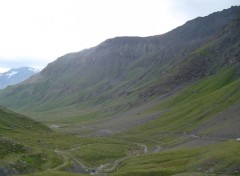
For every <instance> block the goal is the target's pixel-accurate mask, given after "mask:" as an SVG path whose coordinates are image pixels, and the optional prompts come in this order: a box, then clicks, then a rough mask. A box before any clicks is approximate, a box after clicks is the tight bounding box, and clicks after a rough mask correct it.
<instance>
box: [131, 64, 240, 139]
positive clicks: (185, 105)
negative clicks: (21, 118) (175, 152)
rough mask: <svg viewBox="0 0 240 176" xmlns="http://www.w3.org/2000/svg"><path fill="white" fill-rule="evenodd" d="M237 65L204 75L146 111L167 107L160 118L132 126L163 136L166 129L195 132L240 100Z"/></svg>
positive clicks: (167, 130) (152, 135) (143, 132)
mask: <svg viewBox="0 0 240 176" xmlns="http://www.w3.org/2000/svg"><path fill="white" fill-rule="evenodd" d="M235 70H236V69H235V68H231V69H222V70H221V71H219V73H218V74H216V75H213V76H210V77H207V78H204V79H202V80H200V81H198V83H197V84H194V85H192V86H189V87H188V88H186V89H185V90H183V91H181V92H180V93H178V94H177V95H175V96H173V97H171V98H169V99H167V100H165V101H163V102H161V103H160V104H158V105H155V107H151V108H149V109H148V110H146V111H145V112H143V113H145V114H151V113H154V112H158V111H159V112H160V111H166V113H164V114H163V115H161V116H160V117H159V118H157V119H156V120H153V121H151V122H150V123H148V124H146V125H143V126H140V127H138V128H135V129H134V130H131V131H130V132H129V134H138V133H139V134H141V135H146V136H151V137H152V138H156V139H158V138H159V134H163V133H179V134H182V133H184V132H191V131H192V130H194V129H196V128H197V127H199V126H200V125H201V124H203V123H204V122H206V121H207V120H209V119H210V118H211V117H213V116H214V115H216V114H217V113H220V112H221V111H224V110H225V109H227V108H228V107H230V106H231V105H233V104H235V103H237V102H239V98H240V93H239V86H240V79H237V80H235V79H234V76H235Z"/></svg>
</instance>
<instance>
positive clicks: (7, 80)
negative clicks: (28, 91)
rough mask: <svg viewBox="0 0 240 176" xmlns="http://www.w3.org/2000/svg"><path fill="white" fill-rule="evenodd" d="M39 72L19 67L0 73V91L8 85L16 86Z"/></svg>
mask: <svg viewBox="0 0 240 176" xmlns="http://www.w3.org/2000/svg"><path fill="white" fill-rule="evenodd" d="M38 72H39V71H38V70H36V69H34V68H30V67H21V68H15V69H11V70H9V71H7V72H4V73H0V89H3V88H5V87H7V86H10V85H15V84H18V83H20V82H22V81H24V80H26V79H28V78H30V77H31V76H33V75H35V74H36V73H38Z"/></svg>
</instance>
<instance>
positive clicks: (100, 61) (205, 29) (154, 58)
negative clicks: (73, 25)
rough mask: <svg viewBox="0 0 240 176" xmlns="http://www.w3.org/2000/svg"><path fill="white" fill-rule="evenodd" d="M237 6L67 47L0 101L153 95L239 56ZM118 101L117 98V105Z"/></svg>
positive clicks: (72, 101) (54, 104)
mask: <svg viewBox="0 0 240 176" xmlns="http://www.w3.org/2000/svg"><path fill="white" fill-rule="evenodd" d="M239 14H240V7H232V8H230V9H227V10H223V11H222V12H216V13H213V14H211V15H209V16H207V17H198V18H196V19H194V20H191V21H189V22H187V23H186V24H184V25H183V26H180V27H178V28H176V29H174V30H172V31H170V32H168V33H166V34H163V35H158V36H151V37H144V38H141V37H117V38H113V39H108V40H106V41H104V42H103V43H101V44H99V45H98V46H96V47H93V48H90V49H86V50H83V51H80V52H77V53H70V54H67V55H65V56H62V57H60V58H58V59H57V60H56V61H55V62H52V63H50V64H49V65H48V66H47V67H46V68H45V69H44V70H43V71H42V72H40V73H39V74H37V75H35V76H34V77H32V78H30V79H29V80H27V81H25V82H24V83H22V84H20V85H17V86H14V87H10V88H8V89H6V90H3V91H1V92H0V104H1V105H3V106H6V107H8V108H10V109H14V110H18V111H22V112H23V111H26V110H27V111H32V112H34V111H42V112H44V111H46V110H49V109H54V108H61V107H67V106H75V105H82V104H85V105H88V106H93V105H94V106H95V105H99V104H104V103H105V105H106V104H111V103H112V100H114V99H129V100H126V101H124V103H123V104H127V106H132V105H134V104H137V103H140V102H142V101H145V100H146V99H148V98H149V97H151V96H153V95H159V94H163V93H166V92H168V91H170V90H172V89H174V88H175V87H177V86H179V85H182V84H183V83H188V82H190V81H194V80H197V79H198V78H201V77H204V76H207V75H209V74H214V73H215V72H216V71H217V70H218V69H219V68H221V67H223V66H227V67H229V66H231V65H234V64H238V62H239V44H240V43H239V39H240V36H239V32H238V31H239ZM117 106H119V104H118V105H117Z"/></svg>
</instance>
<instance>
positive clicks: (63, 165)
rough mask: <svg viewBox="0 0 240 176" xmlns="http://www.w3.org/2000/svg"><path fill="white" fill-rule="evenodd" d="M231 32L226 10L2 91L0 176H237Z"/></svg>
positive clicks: (239, 104) (88, 54)
mask: <svg viewBox="0 0 240 176" xmlns="http://www.w3.org/2000/svg"><path fill="white" fill-rule="evenodd" d="M239 31H240V7H239V6H233V7H231V8H230V9H225V10H223V11H221V12H215V13H213V14H210V15H208V16H206V17H198V18H196V19H193V20H190V21H188V22H186V23H185V24H184V25H182V26H180V27H178V28H176V29H174V30H172V31H170V32H168V33H166V34H162V35H156V36H150V37H116V38H112V39H107V40H106V41H103V42H102V43H100V44H99V45H97V46H95V47H92V48H90V49H85V50H83V51H80V52H76V53H69V54H66V55H64V56H61V57H59V58H58V59H57V60H56V61H54V62H52V63H49V64H48V66H47V67H46V68H44V69H43V70H42V71H41V72H39V73H36V74H34V75H33V76H29V77H30V78H29V79H26V80H25V81H24V82H22V83H20V84H17V85H13V86H9V87H7V88H5V89H3V90H1V91H0V105H1V107H0V175H1V176H11V175H24V176H55V175H56V176H77V175H90V174H91V175H102V176H107V175H110V176H133V175H134V176H135V175H136V176H153V175H154V176H155V175H156V176H158V175H159V176H161V175H163V176H188V175H189V176H190V175H191V176H192V175H193V176H195V175H196V176H209V175H211V176H215V175H234V176H237V175H240V155H238V153H239V151H240V142H239V141H240V91H239V90H240V89H239V88H240V32H239ZM16 72H17V71H15V70H11V71H9V72H8V73H5V78H11V77H13V76H14V75H17V73H16ZM1 76H2V75H0V80H1V79H2V78H1ZM2 82H3V81H0V83H2ZM3 85H4V84H3ZM5 86H6V85H5Z"/></svg>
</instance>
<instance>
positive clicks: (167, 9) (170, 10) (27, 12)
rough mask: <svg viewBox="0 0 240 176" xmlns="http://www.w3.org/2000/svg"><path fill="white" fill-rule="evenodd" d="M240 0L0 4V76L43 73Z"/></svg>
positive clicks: (11, 0)
mask: <svg viewBox="0 0 240 176" xmlns="http://www.w3.org/2000/svg"><path fill="white" fill-rule="evenodd" d="M232 5H240V0H0V73H1V72H4V71H7V70H9V69H10V68H18V67H21V66H31V67H34V68H38V69H42V68H44V67H45V66H46V65H47V64H48V63H50V62H53V61H54V60H56V59H57V58H58V57H60V56H62V55H64V54H67V53H70V52H76V51H81V50H83V49H85V48H90V47H93V46H96V45H98V44H99V43H101V42H103V41H104V40H106V39H108V38H113V37H116V36H142V37H145V36H151V35H159V34H163V33H166V32H168V31H170V30H172V29H174V28H176V27H178V26H180V25H182V24H184V23H185V22H186V21H188V20H191V19H194V18H196V17H198V16H206V15H208V14H210V13H213V12H216V11H221V10H223V9H226V8H230V7H231V6H232Z"/></svg>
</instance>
